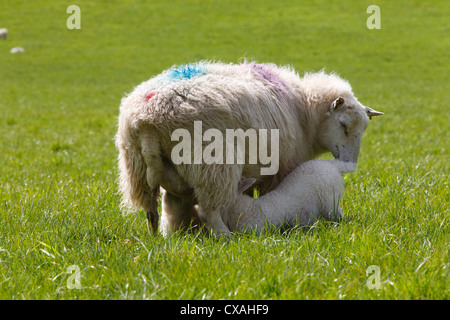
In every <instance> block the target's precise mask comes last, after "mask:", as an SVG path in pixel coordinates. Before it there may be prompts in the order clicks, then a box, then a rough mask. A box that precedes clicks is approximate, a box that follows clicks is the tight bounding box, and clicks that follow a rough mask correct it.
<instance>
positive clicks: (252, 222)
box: [227, 160, 356, 232]
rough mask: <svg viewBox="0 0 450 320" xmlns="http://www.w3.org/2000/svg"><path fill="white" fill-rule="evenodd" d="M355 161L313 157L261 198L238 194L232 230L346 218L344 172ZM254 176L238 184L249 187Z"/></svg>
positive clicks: (232, 211)
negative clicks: (344, 210)
mask: <svg viewBox="0 0 450 320" xmlns="http://www.w3.org/2000/svg"><path fill="white" fill-rule="evenodd" d="M355 167H356V163H351V162H343V161H338V160H311V161H308V162H305V163H303V164H301V165H300V166H298V167H297V168H296V169H295V170H293V171H292V172H291V173H290V174H289V175H288V176H286V178H284V180H283V181H282V182H281V183H280V184H279V185H278V187H277V188H276V189H275V190H273V191H271V192H269V193H267V194H265V195H263V196H261V197H259V198H256V199H255V198H252V197H250V196H247V195H245V194H239V195H238V197H237V198H236V200H235V202H234V204H233V206H232V207H231V209H230V211H229V214H228V221H227V222H228V223H227V224H228V227H229V228H230V231H238V232H244V231H249V230H254V231H262V230H265V229H267V228H270V227H282V226H293V225H297V224H300V225H305V226H310V225H312V224H313V223H314V222H315V221H317V219H319V218H325V219H327V220H332V221H337V220H339V219H341V218H343V214H342V209H341V208H340V207H339V201H340V199H341V197H342V192H343V181H342V174H344V173H347V172H352V171H354V170H355ZM253 182H254V179H247V180H244V181H243V182H241V183H240V184H239V191H240V192H243V191H245V189H247V188H248V187H249V186H250V185H251V184H252V183H253Z"/></svg>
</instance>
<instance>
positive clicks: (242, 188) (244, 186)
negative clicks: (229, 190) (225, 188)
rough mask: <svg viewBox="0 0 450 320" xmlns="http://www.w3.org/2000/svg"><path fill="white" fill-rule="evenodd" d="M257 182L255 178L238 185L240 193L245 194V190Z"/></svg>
mask: <svg viewBox="0 0 450 320" xmlns="http://www.w3.org/2000/svg"><path fill="white" fill-rule="evenodd" d="M255 182H256V179H254V178H248V179H244V180H242V181H241V182H239V185H238V193H242V192H244V191H245V190H247V189H248V188H250V187H251V186H252V185H253V184H254V183H255Z"/></svg>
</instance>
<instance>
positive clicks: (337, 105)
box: [330, 97, 345, 111]
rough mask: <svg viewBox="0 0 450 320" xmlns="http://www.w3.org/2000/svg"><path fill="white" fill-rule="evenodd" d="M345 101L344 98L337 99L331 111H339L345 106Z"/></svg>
mask: <svg viewBox="0 0 450 320" xmlns="http://www.w3.org/2000/svg"><path fill="white" fill-rule="evenodd" d="M344 103H345V100H344V98H342V97H339V98H337V99H336V100H334V101H333V102H332V103H331V106H330V111H337V110H339V109H340V108H342V107H343V106H344Z"/></svg>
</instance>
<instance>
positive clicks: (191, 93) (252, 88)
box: [116, 61, 383, 235]
mask: <svg viewBox="0 0 450 320" xmlns="http://www.w3.org/2000/svg"><path fill="white" fill-rule="evenodd" d="M381 114H383V113H381V112H378V111H375V110H373V109H371V108H369V107H366V106H363V105H362V104H361V103H360V102H359V101H358V100H357V98H355V96H354V94H353V92H352V89H351V86H350V84H349V83H348V82H347V81H345V80H343V79H341V78H340V77H339V76H337V75H336V74H327V73H325V72H323V71H321V72H318V73H307V74H305V75H304V76H303V77H302V78H300V77H299V76H298V75H297V73H296V72H295V71H294V70H293V69H292V68H290V67H277V66H276V65H273V64H258V63H254V62H247V61H245V62H244V63H241V64H225V63H212V62H206V61H202V62H198V63H194V64H188V65H182V66H174V67H172V68H170V69H168V70H166V71H164V72H163V73H161V74H159V75H157V76H155V77H153V78H151V79H150V80H148V81H145V82H143V83H141V84H140V85H138V86H137V87H136V88H135V89H134V90H133V91H132V92H131V93H130V94H128V95H126V96H125V97H124V98H123V99H122V101H121V106H120V114H119V123H118V131H117V134H116V147H117V149H118V151H119V156H118V164H119V188H120V192H121V194H122V206H123V208H124V209H126V210H129V211H135V210H139V209H144V210H145V212H146V214H147V224H148V228H149V231H150V232H151V233H152V232H153V233H156V232H158V220H159V214H158V210H157V208H158V199H159V197H160V187H162V188H164V186H165V184H170V183H167V182H166V181H165V180H164V171H165V168H167V167H170V168H172V169H173V170H174V172H175V173H176V176H177V180H178V181H179V182H180V184H182V185H185V186H188V187H189V188H182V189H184V190H183V191H186V192H185V193H178V191H177V190H172V192H171V191H169V190H167V189H166V193H165V196H164V197H163V199H162V201H163V204H162V207H163V211H164V210H165V209H164V208H165V207H170V208H171V209H170V212H163V215H166V217H165V220H166V221H175V222H174V224H173V225H172V226H170V229H171V230H173V231H176V230H178V229H183V228H185V227H187V226H188V225H189V223H188V221H190V220H192V219H194V220H195V219H197V216H198V218H199V219H200V220H201V221H202V223H204V224H205V226H206V227H207V229H208V230H209V231H210V232H212V233H214V234H216V235H223V234H225V235H227V234H229V233H230V230H229V228H228V227H227V226H226V225H225V223H224V222H223V220H224V219H225V220H226V218H227V217H226V215H227V211H228V208H229V207H230V205H232V203H233V201H234V200H235V198H236V196H237V186H238V182H239V181H241V180H243V179H245V178H249V177H254V178H255V179H256V182H255V187H257V188H258V189H259V191H260V194H261V195H264V194H265V193H267V192H270V191H272V190H273V189H274V188H276V186H277V185H278V184H279V183H280V181H282V179H283V178H284V177H285V176H286V175H288V174H289V173H290V172H291V171H292V170H293V169H294V168H296V167H297V166H298V165H300V164H301V163H303V162H306V161H308V160H311V159H314V158H316V157H317V156H319V155H320V154H322V153H325V152H327V151H329V152H331V153H332V154H333V156H334V157H335V158H336V159H338V160H343V161H347V162H355V163H356V162H357V159H358V155H359V149H360V144H361V139H362V134H363V132H364V130H365V129H366V127H367V125H368V120H369V117H373V116H378V115H381ZM198 122H201V124H202V126H203V129H204V130H215V132H219V133H223V134H224V133H225V132H226V130H231V129H233V130H238V129H241V130H250V129H255V130H277V131H276V132H277V133H278V141H276V140H274V142H272V140H271V141H270V144H267V147H269V145H270V147H272V146H274V145H275V146H276V147H277V148H278V150H277V151H278V152H277V153H276V156H277V158H278V160H279V163H278V170H277V172H276V173H274V174H271V175H265V174H262V171H261V170H262V169H263V168H264V167H265V166H266V164H265V163H263V162H262V161H258V162H257V163H249V162H245V163H233V164H226V163H224V162H216V163H205V162H200V163H176V164H175V163H174V159H173V157H172V155H173V154H172V151H173V149H174V148H175V147H176V146H177V144H178V142H177V141H175V140H173V139H172V138H173V136H172V134H173V132H174V131H176V130H178V129H184V130H187V131H188V132H189V133H190V134H191V135H194V131H195V123H198ZM205 132H206V131H205ZM205 141H206V140H205V139H204V140H203V141H200V147H201V148H200V150H201V151H205V149H206V148H207V147H208V146H209V145H207V143H206V142H205ZM194 143H195V141H194ZM249 150H251V146H249V148H248V150H247V149H245V157H244V158H245V159H247V158H248V157H249V156H250V155H251V152H250V151H249ZM280 155H281V156H280ZM194 156H198V155H194ZM200 159H201V157H200ZM194 160H195V159H194ZM168 189H170V188H168ZM175 189H176V188H175ZM186 189H189V190H186ZM166 201H168V203H167V204H166V205H165V202H166ZM196 205H198V208H197V209H195V208H194V207H195V206H196ZM177 215H178V216H177ZM196 215H197V216H196ZM190 218H192V219H190Z"/></svg>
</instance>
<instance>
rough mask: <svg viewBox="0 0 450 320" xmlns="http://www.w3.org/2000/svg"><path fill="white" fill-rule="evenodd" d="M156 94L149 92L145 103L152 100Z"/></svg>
mask: <svg viewBox="0 0 450 320" xmlns="http://www.w3.org/2000/svg"><path fill="white" fill-rule="evenodd" d="M155 94H156V92H150V93H149V94H147V95H146V96H145V101H148V100H150V99H151V98H153V96H154V95H155Z"/></svg>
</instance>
